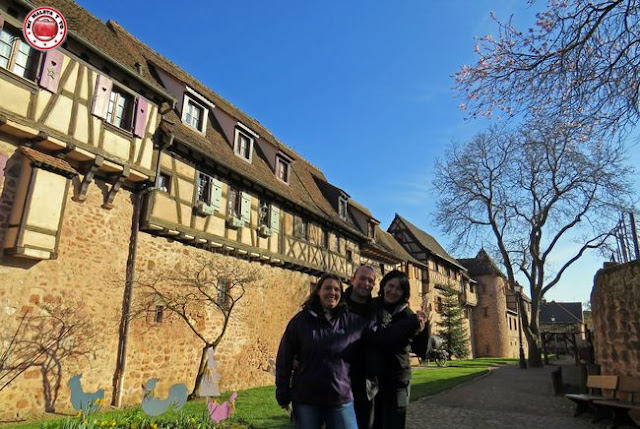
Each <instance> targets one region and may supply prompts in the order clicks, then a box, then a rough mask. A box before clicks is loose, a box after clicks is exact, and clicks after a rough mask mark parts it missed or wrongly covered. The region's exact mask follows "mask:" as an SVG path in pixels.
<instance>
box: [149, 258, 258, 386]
mask: <svg viewBox="0 0 640 429" xmlns="http://www.w3.org/2000/svg"><path fill="white" fill-rule="evenodd" d="M257 279H258V275H257V269H256V268H255V267H253V266H251V265H249V264H248V263H246V262H243V261H229V260H228V259H223V258H222V257H221V256H220V255H211V256H210V257H207V258H204V257H203V258H199V259H197V260H195V261H194V263H193V264H192V266H183V267H181V268H179V269H178V270H177V271H175V272H172V273H171V274H168V275H161V276H159V277H157V278H155V279H153V280H152V281H143V280H141V281H139V284H140V285H141V286H142V287H143V288H144V289H146V291H147V293H146V294H145V297H144V298H143V302H145V303H146V304H143V305H146V306H148V305H149V303H152V302H155V303H160V304H161V305H163V306H164V307H165V308H166V309H167V310H168V311H170V312H172V313H173V314H175V315H177V316H178V317H179V318H180V319H182V321H183V322H184V323H185V324H186V325H187V326H188V328H189V329H190V330H191V331H192V332H193V333H194V334H195V336H196V337H198V338H199V339H200V340H201V341H202V343H203V344H204V346H203V347H202V353H201V357H200V364H199V366H198V373H197V375H196V380H195V384H194V387H193V390H192V392H191V394H190V395H189V397H190V398H193V397H195V396H196V394H197V392H198V389H199V387H200V383H201V381H202V378H203V376H204V374H205V369H206V364H207V351H208V350H209V349H212V350H214V351H215V349H216V347H217V346H218V345H219V344H220V342H221V341H222V339H223V337H224V335H225V333H226V332H227V327H228V326H229V322H230V320H231V315H232V313H233V310H234V309H235V308H236V306H237V304H238V302H239V301H240V300H241V299H242V298H243V296H244V294H245V291H246V287H247V286H248V285H249V284H250V283H252V282H254V281H256V280H257ZM202 314H209V315H210V316H211V317H216V316H219V317H220V318H221V319H222V320H221V323H220V324H216V325H215V326H216V327H215V328H212V324H205V323H199V321H198V316H199V315H202Z"/></svg>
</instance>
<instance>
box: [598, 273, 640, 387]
mask: <svg viewBox="0 0 640 429" xmlns="http://www.w3.org/2000/svg"><path fill="white" fill-rule="evenodd" d="M591 310H592V314H593V329H594V347H595V358H596V363H598V364H599V365H600V369H601V372H602V374H615V375H633V376H640V261H633V262H629V263H626V264H622V265H617V266H613V267H609V268H605V269H602V270H600V271H598V273H597V274H596V277H595V284H594V287H593V290H592V291H591Z"/></svg>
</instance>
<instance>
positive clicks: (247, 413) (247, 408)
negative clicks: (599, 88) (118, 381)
mask: <svg viewBox="0 0 640 429" xmlns="http://www.w3.org/2000/svg"><path fill="white" fill-rule="evenodd" d="M516 362H517V359H506V358H505V359H473V360H459V361H450V362H448V366H447V367H445V368H437V367H435V364H434V363H430V364H429V368H428V369H419V368H416V369H414V370H413V377H412V380H411V400H412V401H415V400H417V399H420V398H423V397H425V396H429V395H433V394H436V393H438V392H442V391H443V390H447V389H451V388H452V387H454V386H456V385H458V384H460V383H463V382H465V381H468V380H471V379H473V378H475V377H479V376H481V375H483V374H486V373H487V372H488V368H489V367H493V366H500V365H509V364H514V363H516ZM228 396H229V395H228V394H227V395H223V396H222V398H220V399H219V400H220V401H224V400H226V399H227V398H228ZM135 410H138V411H137V412H138V413H141V411H139V409H137V408H132V409H128V410H116V411H108V412H105V413H100V414H99V417H98V418H99V420H100V421H110V420H116V421H122V419H123V418H124V417H125V416H126V415H131V414H132V413H135V412H136V411H135ZM205 410H206V404H205V402H204V400H198V401H192V402H189V403H187V404H186V405H185V406H184V408H183V409H182V410H180V412H179V414H182V415H188V416H197V417H200V416H202V415H203V413H204V412H205ZM177 415H178V413H175V412H172V413H167V414H164V415H163V416H161V417H162V419H163V420H167V419H169V418H171V417H176V416H177ZM47 421H48V422H51V420H47ZM234 421H237V422H239V423H247V425H248V426H250V427H254V428H260V429H263V428H264V429H279V428H282V429H289V428H291V427H292V426H291V425H290V424H289V417H288V415H287V413H286V412H285V411H284V410H282V409H281V408H280V407H279V406H278V404H277V403H276V401H275V387H274V386H266V387H257V388H254V389H247V390H242V391H240V392H238V399H237V400H236V414H235V416H234ZM41 423H43V422H33V423H22V424H14V425H0V427H1V428H2V429H5V428H6V429H9V428H11V429H14V428H15V429H38V428H39V427H40V424H41ZM247 425H244V426H238V427H247Z"/></svg>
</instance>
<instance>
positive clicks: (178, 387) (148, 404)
mask: <svg viewBox="0 0 640 429" xmlns="http://www.w3.org/2000/svg"><path fill="white" fill-rule="evenodd" d="M158 381H159V379H157V378H150V379H149V380H147V382H146V383H144V384H143V385H142V388H143V389H144V396H143V397H142V411H144V412H145V413H147V415H149V416H159V415H160V414H163V413H164V412H165V411H167V410H168V409H169V407H171V406H174V407H175V409H176V410H179V409H180V408H182V407H183V406H184V404H185V403H186V402H187V396H188V395H189V392H188V391H187V386H185V385H184V384H182V383H179V384H174V385H173V386H171V388H169V396H168V397H167V398H166V399H158V398H156V397H155V396H154V394H153V390H154V389H155V388H156V384H157V383H158Z"/></svg>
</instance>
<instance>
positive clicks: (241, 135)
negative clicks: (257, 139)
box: [233, 128, 253, 162]
mask: <svg viewBox="0 0 640 429" xmlns="http://www.w3.org/2000/svg"><path fill="white" fill-rule="evenodd" d="M252 149H253V137H252V136H251V135H250V134H249V133H245V132H244V131H242V130H240V129H239V128H236V137H235V141H234V143H233V152H234V153H235V154H236V155H238V156H239V157H240V158H242V159H244V160H245V161H249V162H251V153H252Z"/></svg>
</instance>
